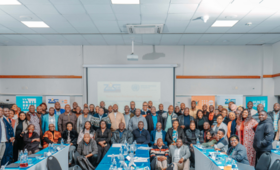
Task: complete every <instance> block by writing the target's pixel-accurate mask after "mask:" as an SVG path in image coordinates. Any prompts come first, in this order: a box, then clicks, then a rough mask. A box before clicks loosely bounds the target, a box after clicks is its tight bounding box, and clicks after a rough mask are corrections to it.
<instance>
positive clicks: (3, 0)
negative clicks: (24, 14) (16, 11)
mask: <svg viewBox="0 0 280 170" xmlns="http://www.w3.org/2000/svg"><path fill="white" fill-rule="evenodd" d="M0 5H21V3H20V2H18V1H17V0H0Z"/></svg>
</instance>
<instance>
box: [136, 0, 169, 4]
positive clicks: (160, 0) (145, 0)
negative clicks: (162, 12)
mask: <svg viewBox="0 0 280 170" xmlns="http://www.w3.org/2000/svg"><path fill="white" fill-rule="evenodd" d="M169 3H170V0H141V4H169Z"/></svg>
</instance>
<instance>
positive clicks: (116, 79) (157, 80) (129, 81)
mask: <svg viewBox="0 0 280 170" xmlns="http://www.w3.org/2000/svg"><path fill="white" fill-rule="evenodd" d="M84 67H86V68H87V70H86V72H87V101H88V104H94V105H95V106H97V105H99V103H100V101H105V104H106V108H107V107H108V106H109V105H113V104H118V106H119V111H120V112H124V106H125V105H128V106H129V104H130V101H135V104H136V108H141V109H142V103H143V101H147V102H148V101H149V100H151V101H152V102H153V105H154V106H155V107H156V108H157V110H158V105H159V104H160V103H162V104H163V105H164V110H167V109H168V106H169V105H173V104H174V101H175V67H176V65H148V66H147V65H122V66H121V65H96V66H94V65H93V66H84Z"/></svg>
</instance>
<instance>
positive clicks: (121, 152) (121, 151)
mask: <svg viewBox="0 0 280 170" xmlns="http://www.w3.org/2000/svg"><path fill="white" fill-rule="evenodd" d="M120 154H123V149H122V146H121V147H120Z"/></svg>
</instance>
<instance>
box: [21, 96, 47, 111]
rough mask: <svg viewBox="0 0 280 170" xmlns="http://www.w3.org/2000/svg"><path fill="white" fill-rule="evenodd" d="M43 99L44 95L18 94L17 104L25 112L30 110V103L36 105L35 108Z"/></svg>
mask: <svg viewBox="0 0 280 170" xmlns="http://www.w3.org/2000/svg"><path fill="white" fill-rule="evenodd" d="M42 101H43V97H42V96H16V104H17V106H18V107H20V108H21V111H23V112H27V111H29V106H30V105H34V106H35V109H37V106H39V105H40V104H41V103H42Z"/></svg>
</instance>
